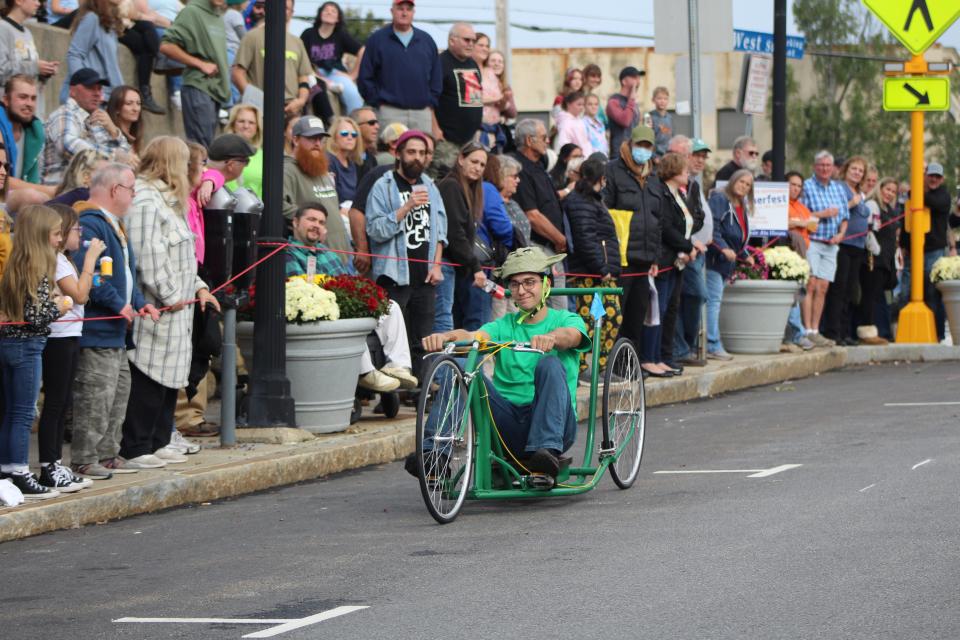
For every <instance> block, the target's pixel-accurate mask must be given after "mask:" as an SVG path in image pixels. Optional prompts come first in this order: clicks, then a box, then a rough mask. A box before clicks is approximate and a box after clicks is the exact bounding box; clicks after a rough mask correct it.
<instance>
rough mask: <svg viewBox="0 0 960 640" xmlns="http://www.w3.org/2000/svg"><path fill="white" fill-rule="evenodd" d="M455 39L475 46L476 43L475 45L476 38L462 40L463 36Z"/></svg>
mask: <svg viewBox="0 0 960 640" xmlns="http://www.w3.org/2000/svg"><path fill="white" fill-rule="evenodd" d="M457 37H458V38H460V39H461V40H463V41H464V42H466V43H467V44H476V43H477V39H476V38H464V37H463V36H457Z"/></svg>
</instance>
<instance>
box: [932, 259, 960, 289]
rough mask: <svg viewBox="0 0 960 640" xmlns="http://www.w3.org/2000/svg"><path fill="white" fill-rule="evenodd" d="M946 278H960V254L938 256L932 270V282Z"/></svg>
mask: <svg viewBox="0 0 960 640" xmlns="http://www.w3.org/2000/svg"><path fill="white" fill-rule="evenodd" d="M944 280H960V256H943V257H942V258H937V261H936V262H934V263H933V269H931V270H930V282H934V283H936V282H943V281H944Z"/></svg>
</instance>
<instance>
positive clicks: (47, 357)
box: [37, 337, 80, 462]
mask: <svg viewBox="0 0 960 640" xmlns="http://www.w3.org/2000/svg"><path fill="white" fill-rule="evenodd" d="M79 350H80V338H75V337H74V338H47V345H46V346H45V347H44V349H43V411H41V412H40V426H39V433H38V434H37V439H38V441H39V444H40V462H56V461H57V460H59V459H60V458H61V457H62V449H63V427H64V423H63V417H64V415H65V414H66V412H67V409H68V408H69V407H70V405H71V404H72V403H73V377H74V375H75V374H76V372H77V355H78V354H79Z"/></svg>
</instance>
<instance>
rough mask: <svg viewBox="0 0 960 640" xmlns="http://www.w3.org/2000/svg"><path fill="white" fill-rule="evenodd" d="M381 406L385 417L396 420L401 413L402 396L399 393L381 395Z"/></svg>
mask: <svg viewBox="0 0 960 640" xmlns="http://www.w3.org/2000/svg"><path fill="white" fill-rule="evenodd" d="M380 405H381V406H382V407H383V415H384V416H385V417H387V418H396V417H397V414H398V413H399V412H400V396H399V395H398V394H397V393H381V394H380Z"/></svg>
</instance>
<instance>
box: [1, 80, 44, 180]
mask: <svg viewBox="0 0 960 640" xmlns="http://www.w3.org/2000/svg"><path fill="white" fill-rule="evenodd" d="M36 111H37V81H36V80H34V79H33V78H31V77H30V76H26V75H22V74H19V75H15V76H13V77H12V78H10V79H9V80H7V86H6V91H5V92H4V95H3V108H2V109H0V134H2V136H3V144H4V145H5V146H6V147H7V159H8V160H9V161H10V168H11V172H10V176H9V177H8V178H7V180H8V182H9V188H11V189H19V188H22V187H27V186H33V185H38V184H40V176H41V175H42V174H43V171H42V170H41V163H42V161H43V145H44V141H45V139H46V138H45V136H44V132H43V122H41V121H40V119H39V118H37V116H36V115H35V114H36ZM28 183H29V184H28ZM51 195H52V194H51Z"/></svg>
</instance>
